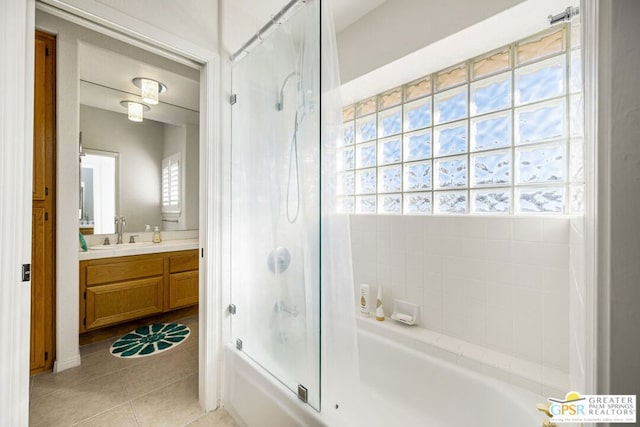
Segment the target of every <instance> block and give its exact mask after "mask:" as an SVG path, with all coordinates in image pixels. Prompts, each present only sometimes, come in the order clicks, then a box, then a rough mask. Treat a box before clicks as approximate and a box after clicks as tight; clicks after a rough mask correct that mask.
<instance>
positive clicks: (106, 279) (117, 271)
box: [86, 256, 163, 286]
mask: <svg viewBox="0 0 640 427" xmlns="http://www.w3.org/2000/svg"><path fill="white" fill-rule="evenodd" d="M162 273H163V258H162V257H161V256H160V257H154V258H147V257H145V258H144V259H137V260H128V261H118V262H111V263H108V264H100V265H88V266H87V270H86V274H87V277H86V280H87V286H93V285H99V284H102V283H113V282H120V281H123V280H131V279H137V278H142V277H149V276H162Z"/></svg>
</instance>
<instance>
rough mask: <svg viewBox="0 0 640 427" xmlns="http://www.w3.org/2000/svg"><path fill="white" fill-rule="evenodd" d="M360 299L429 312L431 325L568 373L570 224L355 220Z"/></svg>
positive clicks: (424, 318) (424, 321) (424, 315)
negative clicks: (365, 292)
mask: <svg viewBox="0 0 640 427" xmlns="http://www.w3.org/2000/svg"><path fill="white" fill-rule="evenodd" d="M351 230H352V233H351V240H352V248H353V270H354V284H355V287H356V293H357V292H358V289H359V286H360V284H361V283H368V284H370V285H371V286H372V287H373V289H372V295H373V296H375V295H376V292H377V287H378V286H382V289H383V301H384V302H383V307H384V309H385V312H386V313H387V315H390V314H391V313H392V312H393V299H394V298H397V299H400V300H405V301H409V302H411V303H414V304H417V305H419V306H420V313H421V318H420V325H421V326H422V327H424V328H427V329H430V330H433V331H436V332H440V333H443V334H445V335H449V336H452V337H455V338H459V339H461V340H464V341H467V342H471V343H473V344H477V345H480V346H483V347H486V348H490V349H492V350H496V351H498V352H501V353H504V354H507V355H510V356H513V357H516V358H519V359H523V360H527V361H530V362H533V363H536V364H538V365H542V366H545V367H550V368H555V369H558V370H561V371H563V372H568V369H569V340H568V338H569V312H568V307H569V218H567V217H562V218H521V217H519V218H513V217H498V218H487V217H442V216H424V217H418V216H400V215H397V216H394V215H377V216H376V215H371V216H368V215H352V216H351Z"/></svg>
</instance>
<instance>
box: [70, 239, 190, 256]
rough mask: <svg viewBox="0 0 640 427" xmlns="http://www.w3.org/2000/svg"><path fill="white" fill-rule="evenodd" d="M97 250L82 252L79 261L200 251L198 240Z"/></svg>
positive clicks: (148, 243) (127, 244)
mask: <svg viewBox="0 0 640 427" xmlns="http://www.w3.org/2000/svg"><path fill="white" fill-rule="evenodd" d="M92 248H94V249H92ZM95 248H96V247H95V246H89V250H88V251H86V252H84V251H82V250H80V254H79V255H78V259H79V260H80V261H84V260H88V259H98V258H113V257H119V256H130V255H144V254H155V253H161V252H172V251H185V250H189V249H198V239H179V240H164V241H162V242H160V243H151V242H141V243H134V244H130V243H123V244H120V245H109V246H107V247H102V246H100V248H99V249H95Z"/></svg>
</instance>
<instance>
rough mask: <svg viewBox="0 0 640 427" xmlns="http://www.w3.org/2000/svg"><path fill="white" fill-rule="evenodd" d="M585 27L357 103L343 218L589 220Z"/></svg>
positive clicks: (345, 160) (344, 164)
mask: <svg viewBox="0 0 640 427" xmlns="http://www.w3.org/2000/svg"><path fill="white" fill-rule="evenodd" d="M579 25H580V24H579V21H577V20H574V22H571V23H568V24H565V25H563V26H559V27H554V28H551V29H549V30H546V31H543V32H540V33H538V34H535V35H533V36H531V37H529V38H527V39H525V40H520V41H517V42H515V43H512V44H510V45H508V46H503V47H501V48H499V49H495V50H493V51H490V52H487V53H485V54H483V55H480V56H478V57H475V58H471V59H469V60H467V61H465V62H462V63H459V64H455V65H452V66H450V67H448V68H446V69H444V70H441V71H438V72H435V73H432V74H429V75H426V76H424V77H421V78H419V79H416V80H413V81H411V82H407V83H406V84H404V85H402V86H399V87H394V88H390V89H388V90H386V91H384V92H382V93H380V94H378V95H376V96H371V97H368V98H366V99H363V100H361V101H359V102H356V103H355V104H352V105H348V106H346V107H345V108H344V111H343V122H344V125H343V133H342V134H343V141H342V142H341V146H340V148H339V150H338V159H337V164H338V169H339V170H338V179H337V190H338V198H339V199H338V209H339V210H340V211H341V212H355V213H378V214H409V215H425V214H481V215H510V214H512V215H513V214H515V215H520V214H522V215H526V214H537V215H540V214H545V215H546V214H556V215H558V214H568V213H581V209H582V198H583V197H584V132H583V127H584V119H583V108H582V106H583V97H582V86H583V83H582V68H581V52H580V41H579V39H577V37H578V35H579V34H580V30H579Z"/></svg>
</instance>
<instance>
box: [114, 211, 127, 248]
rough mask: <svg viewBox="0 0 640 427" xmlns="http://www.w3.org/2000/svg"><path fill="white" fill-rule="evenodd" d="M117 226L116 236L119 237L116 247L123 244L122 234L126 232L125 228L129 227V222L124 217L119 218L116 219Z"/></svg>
mask: <svg viewBox="0 0 640 427" xmlns="http://www.w3.org/2000/svg"><path fill="white" fill-rule="evenodd" d="M115 225H116V234H117V235H118V238H117V241H116V245H121V244H122V233H123V232H124V228H125V226H126V225H127V220H126V219H125V218H124V217H123V216H117V217H116V218H115Z"/></svg>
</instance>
